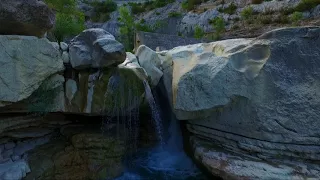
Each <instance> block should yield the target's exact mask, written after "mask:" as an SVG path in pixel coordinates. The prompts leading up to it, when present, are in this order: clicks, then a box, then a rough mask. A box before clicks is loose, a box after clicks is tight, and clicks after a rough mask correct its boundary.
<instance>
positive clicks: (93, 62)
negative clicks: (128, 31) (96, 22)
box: [69, 28, 126, 69]
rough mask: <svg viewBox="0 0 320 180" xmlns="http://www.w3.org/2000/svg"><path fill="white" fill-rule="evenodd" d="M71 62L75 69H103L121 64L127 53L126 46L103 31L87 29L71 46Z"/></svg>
mask: <svg viewBox="0 0 320 180" xmlns="http://www.w3.org/2000/svg"><path fill="white" fill-rule="evenodd" d="M69 55H70V62H71V65H72V67H73V68H75V69H85V68H90V67H92V68H103V67H108V66H114V65H118V64H121V63H122V62H123V61H124V60H125V58H126V53H125V50H124V46H123V45H122V44H121V43H119V42H118V41H116V40H115V38H114V36H112V35H111V34H110V33H108V32H107V31H105V30H103V29H98V28H95V29H87V30H85V31H83V32H82V33H80V34H79V35H78V36H76V37H75V38H74V39H73V40H72V41H71V43H70V45H69Z"/></svg>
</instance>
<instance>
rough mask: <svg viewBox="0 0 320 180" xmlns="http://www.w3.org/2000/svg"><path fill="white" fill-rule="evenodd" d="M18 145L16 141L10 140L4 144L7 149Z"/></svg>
mask: <svg viewBox="0 0 320 180" xmlns="http://www.w3.org/2000/svg"><path fill="white" fill-rule="evenodd" d="M15 146H16V144H15V143H14V142H9V143H7V144H5V145H4V148H5V149H12V148H14V147H15Z"/></svg>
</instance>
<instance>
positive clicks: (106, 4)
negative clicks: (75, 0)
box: [90, 0, 117, 13]
mask: <svg viewBox="0 0 320 180" xmlns="http://www.w3.org/2000/svg"><path fill="white" fill-rule="evenodd" d="M90 5H91V6H92V7H93V8H94V11H96V12H101V13H106V12H108V13H110V12H113V11H115V10H117V3H115V2H113V1H112V0H106V1H99V0H95V1H93V2H91V3H90Z"/></svg>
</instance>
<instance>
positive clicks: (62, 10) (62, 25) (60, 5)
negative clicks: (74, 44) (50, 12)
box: [45, 0, 85, 42]
mask: <svg viewBox="0 0 320 180" xmlns="http://www.w3.org/2000/svg"><path fill="white" fill-rule="evenodd" d="M45 2H46V3H47V4H48V6H49V7H50V8H52V9H54V10H55V11H57V14H56V24H55V27H54V28H53V31H52V32H53V34H54V36H55V37H56V39H57V41H59V42H60V41H63V39H64V38H65V37H67V36H74V35H77V34H78V33H80V32H81V31H82V30H84V28H85V27H84V21H85V18H84V14H83V13H82V12H80V11H78V10H77V9H76V0H45Z"/></svg>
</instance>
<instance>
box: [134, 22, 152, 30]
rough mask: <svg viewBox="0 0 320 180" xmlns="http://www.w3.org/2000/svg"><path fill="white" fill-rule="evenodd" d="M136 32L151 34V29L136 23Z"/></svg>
mask: <svg viewBox="0 0 320 180" xmlns="http://www.w3.org/2000/svg"><path fill="white" fill-rule="evenodd" d="M136 30H137V31H144V32H153V29H152V28H151V27H150V26H148V25H146V24H141V23H137V24H136Z"/></svg>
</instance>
